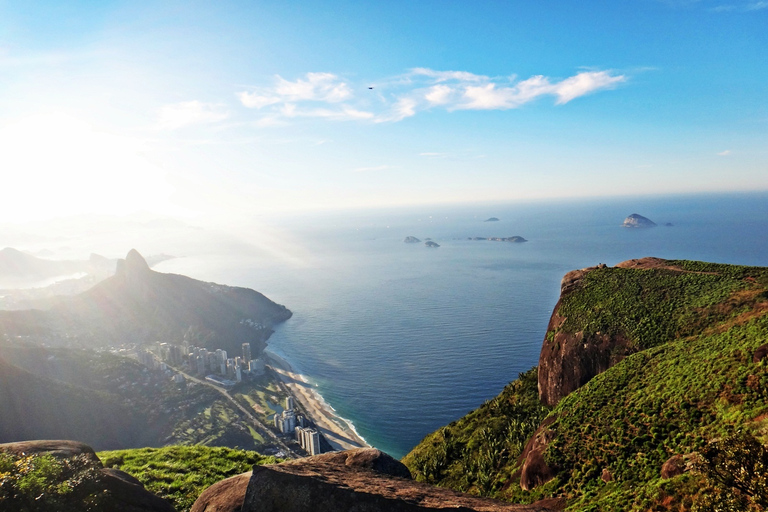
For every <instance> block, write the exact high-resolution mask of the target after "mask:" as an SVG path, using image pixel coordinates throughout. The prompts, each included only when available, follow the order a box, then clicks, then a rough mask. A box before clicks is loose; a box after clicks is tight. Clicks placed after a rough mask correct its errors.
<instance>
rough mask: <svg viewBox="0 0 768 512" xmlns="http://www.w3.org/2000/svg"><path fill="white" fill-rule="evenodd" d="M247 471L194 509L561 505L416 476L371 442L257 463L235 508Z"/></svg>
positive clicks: (253, 511)
mask: <svg viewBox="0 0 768 512" xmlns="http://www.w3.org/2000/svg"><path fill="white" fill-rule="evenodd" d="M247 475H248V473H246V474H245V475H240V476H238V477H234V478H230V479H227V480H224V481H222V482H219V483H218V484H215V485H214V486H212V487H211V488H209V489H208V490H206V491H205V492H204V493H203V494H202V495H201V496H200V498H198V500H197V501H196V502H195V504H194V506H193V507H192V512H214V511H215V512H225V511H226V512H234V511H236V510H241V511H242V512H257V511H258V512H278V511H280V512H304V511H306V512H310V511H311V512H415V511H422V510H431V511H434V510H452V511H457V510H458V511H464V512H472V511H478V512H479V511H487V512H495V511H512V510H514V511H530V512H534V511H541V512H543V511H548V510H557V509H558V506H559V505H560V503H559V502H555V503H547V504H542V503H534V504H533V505H512V504H508V503H503V502H500V501H496V500H491V499H486V498H478V497H475V496H469V495H467V494H462V493H459V492H456V491H451V490H449V489H444V488H440V487H433V486H430V485H427V484H423V483H419V482H415V481H413V480H411V478H410V473H409V472H408V469H407V468H406V467H405V466H404V465H403V464H402V463H400V462H398V461H397V460H395V459H393V458H392V457H390V456H389V455H387V454H385V453H383V452H381V451H379V450H376V449H372V448H361V449H357V450H349V451H345V452H334V453H326V454H322V455H316V456H314V457H307V458H304V459H298V460H293V461H288V462H284V463H282V464H274V465H268V466H255V467H254V468H253V472H252V473H251V474H250V479H249V481H248V485H247V489H245V493H244V497H243V501H242V508H240V509H238V508H233V506H236V504H234V505H233V500H232V498H233V494H234V493H235V492H236V490H238V489H242V483H243V478H244V477H246V476H247ZM219 498H220V499H219Z"/></svg>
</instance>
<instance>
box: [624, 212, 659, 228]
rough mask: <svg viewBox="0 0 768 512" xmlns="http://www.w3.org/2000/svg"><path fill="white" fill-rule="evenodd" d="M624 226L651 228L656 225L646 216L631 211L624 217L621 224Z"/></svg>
mask: <svg viewBox="0 0 768 512" xmlns="http://www.w3.org/2000/svg"><path fill="white" fill-rule="evenodd" d="M621 227H624V228H653V227H656V223H655V222H653V221H652V220H651V219H649V218H647V217H643V216H642V215H640V214H637V213H633V214H632V215H630V216H629V217H627V218H626V219H624V223H623V224H622V225H621Z"/></svg>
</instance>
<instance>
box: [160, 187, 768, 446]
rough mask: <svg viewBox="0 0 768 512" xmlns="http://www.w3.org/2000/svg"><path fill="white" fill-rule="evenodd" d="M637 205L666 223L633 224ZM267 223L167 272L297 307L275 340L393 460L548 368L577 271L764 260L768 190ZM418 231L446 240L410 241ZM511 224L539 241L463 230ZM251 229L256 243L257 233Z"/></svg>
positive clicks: (507, 232) (512, 231) (497, 229)
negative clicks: (267, 247) (563, 286)
mask: <svg viewBox="0 0 768 512" xmlns="http://www.w3.org/2000/svg"><path fill="white" fill-rule="evenodd" d="M631 213H639V214H641V215H644V216H646V217H649V218H650V219H652V220H654V221H655V222H657V223H658V224H659V227H657V228H654V229H647V230H629V229H622V228H621V227H620V224H621V223H622V221H623V220H624V218H625V217H626V216H627V215H629V214H631ZM489 217H498V218H499V219H500V221H498V222H484V220H485V219H487V218H489ZM667 222H670V223H672V224H673V226H672V227H664V226H663V225H662V224H664V223H667ZM271 226H272V228H273V229H274V230H276V231H277V232H278V233H282V235H284V236H283V237H281V238H280V239H281V240H286V239H287V240H290V243H289V244H286V245H285V246H282V245H280V244H279V243H278V242H277V240H275V241H271V240H269V241H268V240H263V241H262V242H264V243H266V244H269V243H274V247H272V249H273V250H271V251H267V252H261V253H259V254H258V255H254V254H253V253H248V254H238V253H237V251H231V250H230V251H227V254H215V253H214V254H207V255H202V256H196V257H190V258H180V259H177V260H170V261H168V262H165V263H163V264H161V265H159V266H158V267H156V269H157V270H160V271H163V272H178V273H184V274H187V275H190V276H192V277H196V278H199V279H206V280H211V281H218V282H222V283H226V284H231V285H238V286H247V287H250V288H254V289H256V290H259V291H261V292H262V293H264V294H266V295H267V296H268V297H270V298H271V299H273V300H275V301H277V302H279V303H282V304H285V305H286V306H287V307H288V308H290V309H291V310H292V311H293V312H294V316H293V318H292V319H290V320H289V321H288V322H286V323H284V324H283V325H281V326H279V327H278V328H277V331H276V332H275V334H274V335H273V336H272V337H271V338H270V342H269V343H270V348H271V349H272V350H274V351H275V352H277V353H279V354H280V355H283V356H285V357H286V358H287V359H288V360H290V361H291V363H292V364H293V365H294V367H295V368H296V369H297V370H298V371H300V372H302V373H304V374H306V375H307V376H308V377H309V378H310V380H311V382H312V383H314V384H316V385H317V388H318V390H319V391H320V393H321V394H322V395H323V397H324V398H325V399H326V401H327V402H328V403H329V404H330V405H332V406H333V407H334V408H335V409H336V411H337V412H338V414H339V415H341V416H342V417H344V418H347V419H349V420H351V421H352V422H353V424H354V426H355V428H356V429H357V431H358V432H359V433H360V435H362V436H363V437H364V438H365V439H366V440H367V441H368V442H369V443H370V444H372V445H374V446H376V447H377V448H380V449H382V450H384V451H386V452H388V453H390V454H392V455H393V456H395V457H401V456H403V455H405V454H406V453H407V452H408V451H409V450H410V449H411V448H412V447H413V446H414V445H415V444H417V443H418V442H419V441H420V440H421V439H422V438H423V437H424V436H425V435H426V434H428V433H430V432H432V431H434V430H435V429H437V428H439V427H441V426H443V425H446V424H448V423H450V422H451V421H454V420H456V419H458V418H459V417H461V416H463V415H464V414H466V413H468V412H469V411H471V410H473V409H474V408H476V407H478V406H479V405H480V404H482V403H483V402H484V401H485V400H488V399H490V398H492V397H494V396H495V395H496V394H498V393H499V392H500V391H501V389H502V388H503V387H504V386H505V385H506V384H507V383H508V382H510V381H511V380H513V379H515V378H516V376H517V374H518V373H520V372H522V371H525V370H528V369H529V368H531V367H532V366H534V365H536V364H537V362H538V356H539V349H540V347H541V342H542V339H543V337H544V332H545V329H546V326H547V322H548V320H549V316H550V314H551V312H552V308H553V306H554V305H555V302H556V301H557V298H558V296H559V286H560V280H561V278H562V276H563V274H564V273H566V272H567V271H569V270H572V269H575V268H582V267H586V266H591V265H596V264H598V263H607V264H609V265H615V264H616V263H619V262H620V261H623V260H626V259H630V258H640V257H644V256H657V257H661V258H687V259H697V260H706V261H717V262H724V263H738V264H746V265H761V266H766V265H768V194H766V193H760V194H741V195H713V196H696V197H664V198H640V199H638V198H629V199H616V200H601V201H580V202H542V203H529V204H523V205H519V204H518V205H514V204H498V205H487V204H485V205H480V206H461V207H458V206H457V207H448V206H445V207H430V208H418V209H417V208H413V209H407V208H404V209H399V210H388V211H383V210H380V211H375V212H373V211H367V212H345V213H344V214H323V215H314V216H304V217H295V218H290V219H279V220H277V221H272V224H271ZM409 235H412V236H416V237H418V238H421V239H422V240H423V239H424V238H427V237H430V238H432V239H433V240H435V241H436V242H437V243H439V244H440V248H437V249H429V248H426V247H425V246H424V245H423V244H406V243H403V239H404V238H405V237H406V236H409ZM513 235H520V236H523V237H525V238H526V239H528V240H529V241H528V242H527V243H524V244H512V243H502V242H489V241H468V240H467V237H474V236H482V237H489V236H501V237H507V236H513ZM247 236H248V237H250V238H251V239H252V240H253V241H254V243H255V242H256V241H258V240H259V239H260V237H261V234H260V233H259V232H258V230H256V231H255V232H254V233H250V234H248V235H247ZM278 245H279V246H278Z"/></svg>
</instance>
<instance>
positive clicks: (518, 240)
mask: <svg viewBox="0 0 768 512" xmlns="http://www.w3.org/2000/svg"><path fill="white" fill-rule="evenodd" d="M467 240H490V241H491V242H512V243H514V244H520V243H523V242H527V241H528V240H526V239H525V238H523V237H521V236H508V237H498V236H492V237H487V238H486V237H482V236H471V237H469V238H467Z"/></svg>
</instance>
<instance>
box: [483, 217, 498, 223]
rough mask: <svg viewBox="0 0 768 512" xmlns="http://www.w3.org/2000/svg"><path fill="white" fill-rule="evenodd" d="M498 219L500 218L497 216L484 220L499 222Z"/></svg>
mask: <svg viewBox="0 0 768 512" xmlns="http://www.w3.org/2000/svg"><path fill="white" fill-rule="evenodd" d="M498 221H499V219H498V218H497V217H489V218H487V219H485V221H483V222H498Z"/></svg>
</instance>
